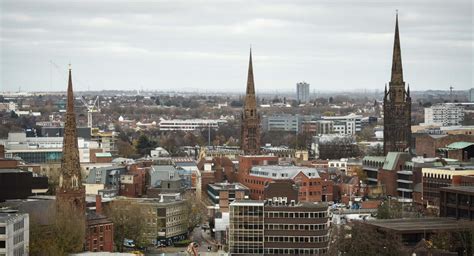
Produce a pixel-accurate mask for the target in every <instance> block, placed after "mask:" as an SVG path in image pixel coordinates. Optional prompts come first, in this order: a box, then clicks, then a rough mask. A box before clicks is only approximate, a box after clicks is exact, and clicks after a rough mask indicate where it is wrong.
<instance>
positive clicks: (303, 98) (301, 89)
mask: <svg viewBox="0 0 474 256" xmlns="http://www.w3.org/2000/svg"><path fill="white" fill-rule="evenodd" d="M296 99H297V100H298V101H299V102H300V103H307V102H308V101H309V84H308V83H306V82H299V83H297V84H296Z"/></svg>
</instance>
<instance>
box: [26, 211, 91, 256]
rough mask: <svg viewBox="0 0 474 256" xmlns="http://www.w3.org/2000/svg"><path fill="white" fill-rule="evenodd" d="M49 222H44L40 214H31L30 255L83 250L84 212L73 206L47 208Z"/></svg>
mask: <svg viewBox="0 0 474 256" xmlns="http://www.w3.org/2000/svg"><path fill="white" fill-rule="evenodd" d="M48 216H50V218H49V220H51V223H48V224H45V223H43V222H42V221H41V217H40V216H36V215H32V217H31V222H30V247H29V252H30V255H69V254H70V253H77V252H82V251H84V239H85V228H86V223H85V214H84V213H81V212H78V211H76V210H75V209H74V208H72V207H70V208H68V207H63V208H61V211H57V212H56V209H55V207H54V205H52V206H51V207H50V209H49V210H48Z"/></svg>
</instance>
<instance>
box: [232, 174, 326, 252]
mask: <svg viewBox="0 0 474 256" xmlns="http://www.w3.org/2000/svg"><path fill="white" fill-rule="evenodd" d="M274 184H277V186H275V187H273V186H272V184H269V185H268V187H267V188H268V189H269V190H274V191H272V192H268V193H266V195H278V196H275V197H271V198H267V199H266V200H265V201H263V200H262V201H252V200H243V201H235V202H233V203H231V204H230V226H229V251H230V253H231V255H304V254H308V255H325V254H327V253H328V249H329V212H328V207H327V205H326V204H314V203H299V202H298V200H297V194H296V193H297V190H294V191H293V192H294V193H291V190H293V189H292V188H291V184H287V185H289V186H290V187H285V186H281V185H284V183H280V182H278V183H274ZM289 190H290V191H289ZM266 192H267V191H266ZM292 194H293V195H292ZM288 196H289V197H288ZM290 199H291V200H290Z"/></svg>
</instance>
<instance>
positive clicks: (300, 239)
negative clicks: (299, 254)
mask: <svg viewBox="0 0 474 256" xmlns="http://www.w3.org/2000/svg"><path fill="white" fill-rule="evenodd" d="M327 241H329V236H266V237H265V242H284V243H321V242H327Z"/></svg>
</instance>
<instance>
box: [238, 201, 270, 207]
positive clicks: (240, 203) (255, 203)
mask: <svg viewBox="0 0 474 256" xmlns="http://www.w3.org/2000/svg"><path fill="white" fill-rule="evenodd" d="M230 205H235V206H264V205H265V201H260V200H240V201H234V202H232V203H230Z"/></svg>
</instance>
